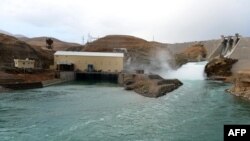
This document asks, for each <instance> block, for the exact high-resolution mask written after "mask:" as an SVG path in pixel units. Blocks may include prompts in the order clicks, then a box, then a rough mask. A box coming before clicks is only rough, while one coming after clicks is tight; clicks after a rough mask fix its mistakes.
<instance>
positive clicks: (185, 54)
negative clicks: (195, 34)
mask: <svg viewBox="0 0 250 141" xmlns="http://www.w3.org/2000/svg"><path fill="white" fill-rule="evenodd" d="M206 56H207V50H206V48H205V47H204V45H203V44H194V45H192V46H190V47H187V48H185V50H184V51H182V52H181V53H177V54H175V60H176V66H181V65H183V64H186V63H187V62H199V61H204V60H206Z"/></svg>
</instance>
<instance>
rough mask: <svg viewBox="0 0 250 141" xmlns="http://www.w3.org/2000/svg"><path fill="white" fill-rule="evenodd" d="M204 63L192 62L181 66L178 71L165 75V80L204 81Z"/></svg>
mask: <svg viewBox="0 0 250 141" xmlns="http://www.w3.org/2000/svg"><path fill="white" fill-rule="evenodd" d="M206 64H207V62H206V61H204V62H190V63H187V64H185V65H183V66H181V67H180V68H179V69H178V70H170V71H168V72H167V73H165V74H163V75H162V76H163V77H164V78H177V79H180V80H204V79H205V77H204V68H205V65H206Z"/></svg>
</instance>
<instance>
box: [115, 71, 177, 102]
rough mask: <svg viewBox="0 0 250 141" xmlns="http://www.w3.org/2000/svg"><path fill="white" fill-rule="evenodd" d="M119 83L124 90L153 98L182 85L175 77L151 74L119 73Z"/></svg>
mask: <svg viewBox="0 0 250 141" xmlns="http://www.w3.org/2000/svg"><path fill="white" fill-rule="evenodd" d="M119 84H120V85H123V86H124V88H125V90H134V91H135V92H136V93H138V94H140V95H143V96H146V97H154V98H157V97H160V96H163V95H166V94H167V93H169V92H171V91H173V90H175V89H177V88H178V87H180V86H181V85H182V83H181V82H180V81H179V80H177V79H163V78H162V77H160V76H159V75H152V74H151V75H147V74H120V75H119Z"/></svg>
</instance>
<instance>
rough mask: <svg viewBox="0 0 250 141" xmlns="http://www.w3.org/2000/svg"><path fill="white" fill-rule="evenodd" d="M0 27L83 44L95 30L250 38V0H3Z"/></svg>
mask: <svg viewBox="0 0 250 141" xmlns="http://www.w3.org/2000/svg"><path fill="white" fill-rule="evenodd" d="M0 2H1V4H0V29H2V30H5V31H8V32H11V33H14V34H23V35H26V36H29V37H34V36H53V37H56V38H59V39H62V40H66V41H71V42H79V43H82V37H83V36H85V41H86V39H87V35H88V34H91V35H92V36H94V37H102V36H105V35H109V34H126V35H133V36H137V37H140V38H144V39H146V40H149V41H151V40H153V37H154V40H156V41H160V42H165V43H174V42H186V41H197V40H205V39H214V38H219V37H220V35H222V34H225V35H228V34H234V33H236V32H238V33H240V34H241V35H244V36H250V8H249V5H250V1H249V0H1V1H0Z"/></svg>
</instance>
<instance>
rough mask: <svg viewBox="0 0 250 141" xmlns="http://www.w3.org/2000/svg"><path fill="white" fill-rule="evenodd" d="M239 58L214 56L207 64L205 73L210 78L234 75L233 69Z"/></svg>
mask: <svg viewBox="0 0 250 141" xmlns="http://www.w3.org/2000/svg"><path fill="white" fill-rule="evenodd" d="M237 61H238V60H237V59H231V58H224V57H220V58H214V59H212V60H211V61H209V62H208V63H207V65H206V66H205V70H204V71H205V73H206V75H207V77H208V78H209V79H222V80H223V79H225V78H226V77H230V76H231V75H232V72H231V69H232V66H233V64H234V63H236V62H237Z"/></svg>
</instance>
